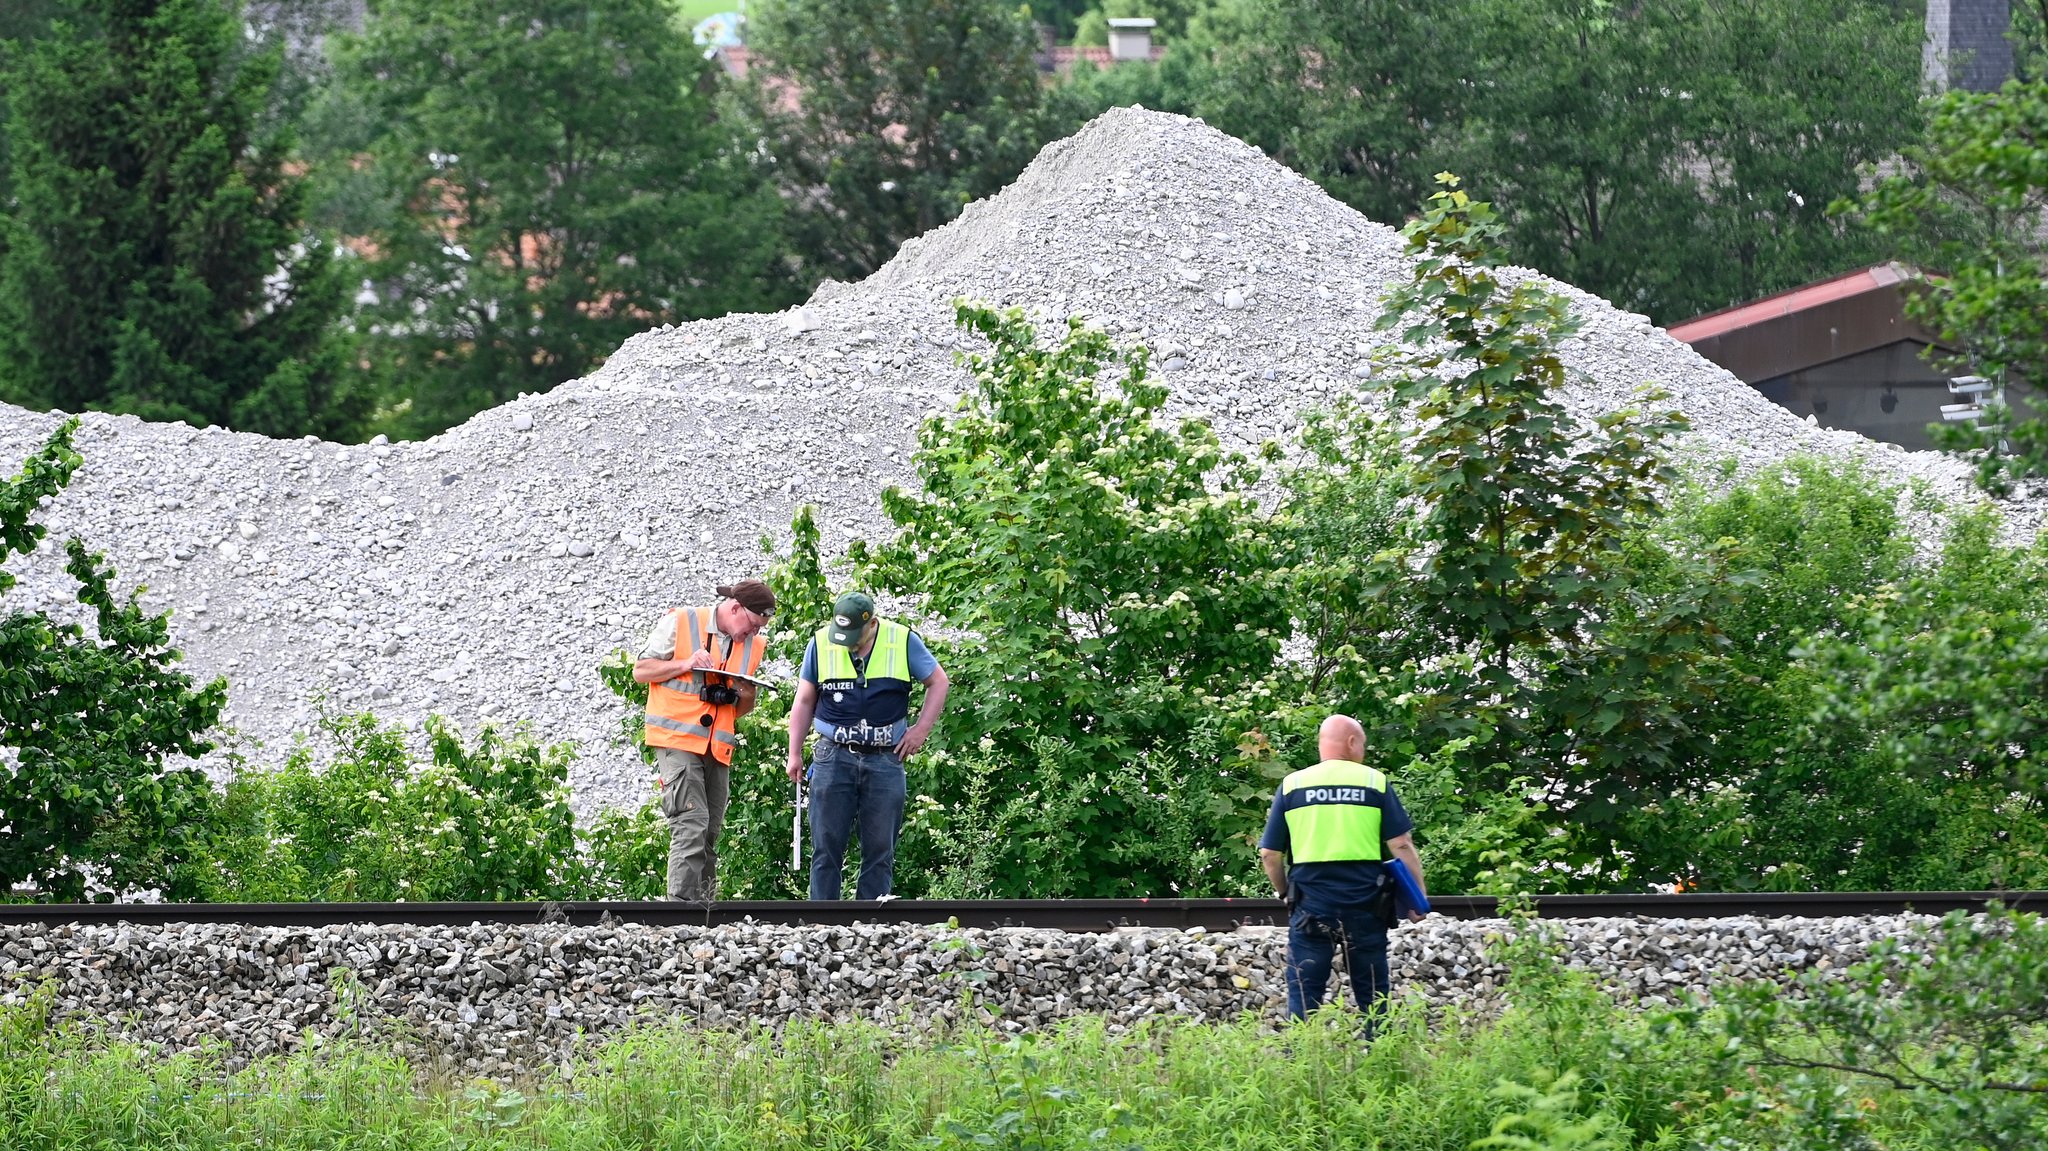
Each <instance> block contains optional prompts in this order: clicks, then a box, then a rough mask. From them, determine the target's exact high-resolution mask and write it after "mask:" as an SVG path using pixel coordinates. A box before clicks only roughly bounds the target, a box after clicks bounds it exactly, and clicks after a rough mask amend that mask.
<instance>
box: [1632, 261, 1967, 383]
mask: <svg viewBox="0 0 2048 1151" xmlns="http://www.w3.org/2000/svg"><path fill="white" fill-rule="evenodd" d="M1917 279H1918V275H1917V273H1915V272H1914V271H1913V270H1912V269H1910V268H1907V267H1905V266H1903V265H1900V264H1878V265H1876V266H1875V267H1869V268H1861V269H1858V270H1857V271H1854V272H1850V273H1847V274H1846V275H1841V276H1836V277H1834V278H1833V279H1828V280H1821V281H1819V282H1817V283H1812V284H1807V285H1805V286H1803V287H1798V288H1793V289H1792V290H1790V291H1786V292H1780V293H1778V294H1777V295H1775V296H1766V297H1764V298H1763V299H1761V300H1753V301H1751V302H1749V303H1747V304H1739V305H1737V306H1735V307H1733V308H1723V309H1722V310H1720V311H1718V312H1709V313H1707V314H1706V315H1704V316H1698V317H1695V318H1693V319H1690V320H1687V321H1685V322H1684V323H1680V324H1673V325H1672V326H1671V328H1670V329H1669V331H1670V333H1671V335H1672V336H1673V337H1675V338H1677V339H1680V340H1683V341H1685V342H1686V343H1688V344H1691V345H1692V346H1693V349H1694V350H1695V351H1697V352H1699V353H1700V354H1701V355H1703V356H1705V357H1707V358H1708V359H1710V360H1712V361H1714V362H1715V363H1717V364H1720V365H1721V366H1722V367H1724V368H1727V369H1728V370H1729V371H1731V372H1733V373H1735V374H1736V375H1737V376H1740V377H1741V378H1742V379H1744V380H1747V381H1749V382H1750V383H1756V382H1757V381H1759V380H1767V379H1771V378H1773V377H1776V376H1782V375H1785V374H1786V373H1788V372H1796V371H1800V370H1802V369H1805V368H1811V367H1814V366H1816V365H1819V364H1825V363H1829V362H1831V361H1834V360H1839V359H1842V358H1844V357H1846V356H1854V355H1857V354H1859V353H1862V352H1867V351H1870V350H1872V349H1874V348H1882V347H1886V346H1888V345H1891V344H1896V343H1898V342H1900V341H1901V340H1912V341H1915V342H1917V343H1923V344H1939V343H1940V342H1941V341H1940V340H1939V339H1937V338H1936V337H1935V334H1934V333H1933V332H1932V331H1930V330H1928V329H1927V328H1926V327H1923V326H1922V325H1921V324H1919V323H1918V322H1916V321H1914V320H1912V319H1910V318H1908V317H1907V315H1906V312H1905V293H1906V292H1908V291H1911V290H1912V287H1911V285H1912V284H1913V283H1914V282H1915V281H1916V280H1917Z"/></svg>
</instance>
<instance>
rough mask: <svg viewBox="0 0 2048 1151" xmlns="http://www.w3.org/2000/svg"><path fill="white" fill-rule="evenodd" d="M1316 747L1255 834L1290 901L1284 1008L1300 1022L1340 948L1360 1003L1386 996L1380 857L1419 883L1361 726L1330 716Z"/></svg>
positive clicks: (1390, 900)
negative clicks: (1368, 759)
mask: <svg viewBox="0 0 2048 1151" xmlns="http://www.w3.org/2000/svg"><path fill="white" fill-rule="evenodd" d="M1316 744H1317V751H1318V752H1319V754H1321V755H1322V757H1323V761H1322V762H1321V763H1319V764H1317V765H1315V766H1314V767H1310V768H1305V769H1303V770H1301V771H1297V772H1294V773H1293V774H1291V775H1289V776H1288V777H1287V778H1286V779H1284V780H1282V781H1280V788H1279V790H1278V791H1277V792H1275V793H1274V795H1273V810H1272V812H1271V813H1270V814H1269V815H1267V817H1266V834H1265V836H1264V837H1263V838H1262V839H1260V840H1259V862H1260V863H1261V864H1262V865H1263V866H1264V867H1265V869H1266V878H1267V879H1268V880H1270V881H1272V884H1273V890H1274V891H1276V892H1278V893H1279V895H1280V897H1281V898H1282V899H1285V900H1286V901H1287V903H1288V907H1289V914H1288V919H1287V1014H1288V1015H1289V1016H1291V1017H1293V1018H1295V1019H1300V1018H1301V1017H1303V1016H1304V1015H1306V1014H1308V1013H1309V1012H1311V1011H1314V1010H1315V1009H1316V1008H1317V1007H1320V1006H1322V1002H1323V991H1324V989H1325V988H1327V987H1328V986H1329V983H1330V965H1331V962H1332V960H1333V958H1334V957H1335V955H1336V950H1337V948H1338V947H1343V948H1344V966H1345V967H1346V968H1347V969H1348V970H1349V971H1350V972H1351V992H1352V996H1353V998H1354V1000H1355V1001H1356V1002H1357V1004H1358V1006H1359V1007H1360V1009H1369V1008H1371V1007H1372V1006H1374V1005H1375V1004H1377V1003H1379V1002H1380V1001H1381V1000H1383V999H1385V998H1386V995H1387V988H1388V975H1387V929H1388V928H1389V927H1391V926H1393V918H1394V912H1393V905H1394V893H1393V877H1392V876H1391V875H1389V874H1387V870H1386V868H1385V867H1384V866H1383V865H1382V862H1381V861H1383V860H1385V859H1387V858H1388V857H1389V856H1392V857H1393V858H1396V859H1399V860H1400V861H1401V862H1402V863H1404V864H1406V865H1407V867H1408V871H1409V873H1410V874H1412V875H1413V876H1414V877H1415V882H1416V885H1417V886H1418V887H1419V886H1421V884H1422V857H1421V856H1420V855H1418V854H1416V851H1415V840H1414V839H1413V837H1412V836H1411V835H1410V834H1409V833H1410V832H1412V831H1414V830H1415V824H1414V822H1413V821H1412V820H1410V819H1409V818H1408V813H1407V812H1406V811H1404V810H1402V808H1401V801H1400V799H1398V798H1396V797H1395V795H1394V787H1393V785H1392V784H1391V783H1389V782H1387V777H1386V775H1385V774H1384V773H1382V772H1380V771H1379V770H1378V769H1376V768H1370V767H1367V766H1365V763H1364V762H1363V761H1364V759H1365V729H1364V728H1362V727H1360V726H1359V724H1358V721H1357V720H1355V719H1352V718H1351V717H1350V716H1348V715H1333V716H1331V717H1330V718H1328V719H1326V720H1324V721H1323V726H1322V730H1321V731H1320V732H1319V733H1318V735H1317V740H1316ZM1413 918H1416V919H1420V918H1422V917H1421V916H1420V915H1415V916H1413Z"/></svg>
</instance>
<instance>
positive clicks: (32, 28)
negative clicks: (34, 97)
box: [0, 0, 59, 212]
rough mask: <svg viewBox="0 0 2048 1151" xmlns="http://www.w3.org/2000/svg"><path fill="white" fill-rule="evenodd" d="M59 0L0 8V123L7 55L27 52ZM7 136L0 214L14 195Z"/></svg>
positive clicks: (0, 158) (2, 147) (25, 0)
mask: <svg viewBox="0 0 2048 1151" xmlns="http://www.w3.org/2000/svg"><path fill="white" fill-rule="evenodd" d="M58 3H59V0H16V2H15V3H11V4H7V5H5V6H0V124H5V123H6V122H7V79H6V78H7V77H8V75H10V74H11V69H10V68H9V67H8V64H7V57H8V55H9V54H10V53H20V52H22V51H25V50H26V49H27V46H28V44H29V42H30V41H32V40H34V39H35V38H36V37H38V36H40V35H42V34H43V33H44V32H45V31H46V30H48V28H49V26H50V21H51V19H52V18H53V17H55V16H56V14H57V10H58ZM7 185H8V180H7V133H5V132H4V131H0V212H5V211H8V210H9V204H10V202H11V201H12V200H13V194H12V193H10V192H9V191H8V189H7Z"/></svg>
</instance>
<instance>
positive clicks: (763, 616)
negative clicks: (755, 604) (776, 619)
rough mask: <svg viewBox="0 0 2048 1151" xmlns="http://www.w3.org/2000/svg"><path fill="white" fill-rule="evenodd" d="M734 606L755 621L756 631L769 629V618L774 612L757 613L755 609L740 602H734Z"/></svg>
mask: <svg viewBox="0 0 2048 1151" xmlns="http://www.w3.org/2000/svg"><path fill="white" fill-rule="evenodd" d="M732 605H733V606H734V607H736V608H738V609H740V610H741V611H743V612H745V613H747V618H748V619H750V620H753V621H754V627H755V629H756V630H759V629H760V628H764V627H767V626H768V617H769V616H770V615H773V614H774V613H773V612H759V611H755V610H754V609H753V608H750V607H748V606H747V605H746V604H743V603H741V602H739V601H738V600H734V601H733V604H732Z"/></svg>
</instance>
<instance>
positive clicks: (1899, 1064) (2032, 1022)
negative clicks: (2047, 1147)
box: [1679, 911, 2048, 1151]
mask: <svg viewBox="0 0 2048 1151" xmlns="http://www.w3.org/2000/svg"><path fill="white" fill-rule="evenodd" d="M2043 954H2048V922H2044V921H2043V920H2042V919H2041V917H2040V916H2038V915H2016V914H2013V913H2011V912H1995V913H1993V914H1990V915H1984V916H1973V915H1968V914H1965V913H1963V912H1959V911H1958V912H1951V913H1950V914H1949V915H1947V916H1945V917H1944V918H1943V919H1942V920H1941V922H1940V923H1939V924H1938V925H1936V926H1935V927H1933V928H1932V929H1929V930H1927V931H1925V932H1924V933H1923V934H1922V935H1921V937H1919V938H1916V939H1912V940H1903V941H1902V940H1898V939H1886V940H1882V941H1880V942H1879V943H1877V944H1876V945H1875V946H1874V947H1872V948H1871V954H1870V958H1869V960H1868V961H1866V962H1864V963H1860V964H1857V965H1856V966H1854V967H1851V968H1849V969H1848V970H1847V971H1825V972H1823V971H1808V972H1805V973H1804V974H1802V975H1801V976H1800V977H1799V978H1798V979H1797V980H1796V982H1795V987H1794V992H1793V993H1792V994H1787V993H1786V991H1785V989H1784V988H1783V987H1781V986H1779V985H1778V984H1776V983H1762V984H1751V985H1747V986H1742V987H1739V988H1735V989H1731V990H1729V991H1726V992H1723V993H1722V994H1720V995H1718V996H1716V999H1717V1001H1718V1003H1719V1005H1720V1006H1721V1008H1722V1011H1721V1012H1720V1013H1718V1014H1713V1015H1708V1014H1703V1013H1698V1012H1684V1013H1681V1014H1680V1016H1679V1018H1680V1019H1681V1020H1683V1021H1685V1022H1686V1023H1688V1024H1690V1025H1691V1026H1693V1027H1696V1028H1700V1029H1702V1030H1707V1031H1710V1032H1718V1033H1719V1034H1718V1036H1717V1037H1718V1038H1721V1039H1723V1040H1724V1044H1723V1047H1722V1050H1723V1060H1724V1062H1725V1063H1727V1064H1729V1065H1731V1067H1732V1068H1734V1069H1736V1070H1738V1071H1740V1072H1746V1073H1748V1074H1750V1075H1751V1076H1752V1082H1753V1086H1752V1087H1751V1089H1750V1090H1748V1091H1746V1092H1743V1093H1741V1094H1738V1095H1731V1096H1730V1097H1729V1098H1728V1100H1727V1106H1728V1110H1729V1112H1730V1113H1731V1114H1732V1115H1733V1116H1734V1117H1736V1118H1738V1119H1739V1121H1741V1122H1743V1123H1744V1124H1746V1125H1748V1126H1749V1129H1750V1130H1751V1131H1752V1132H1753V1133H1754V1134H1753V1135H1752V1136H1751V1137H1752V1138H1761V1139H1763V1140H1766V1141H1767V1142H1768V1145H1769V1146H1773V1147H1783V1148H1786V1149H1787V1151H1835V1149H1836V1148H1843V1147H1875V1146H1879V1145H1880V1142H1881V1141H1880V1140H1879V1139H1878V1138H1874V1136H1876V1135H1877V1131H1876V1129H1875V1128H1876V1127H1877V1124H1876V1123H1875V1122H1874V1121H1873V1120H1874V1119H1875V1117H1874V1116H1873V1115H1872V1114H1871V1112H1872V1110H1873V1108H1871V1107H1869V1106H1859V1105H1858V1101H1857V1100H1858V1096H1862V1097H1864V1099H1865V1100H1867V1099H1868V1096H1869V1094H1870V1092H1871V1091H1873V1090H1874V1089H1888V1090H1891V1091H1895V1092H1897V1093H1899V1094H1900V1095H1901V1096H1903V1097H1904V1101H1905V1103H1906V1105H1907V1106H1908V1107H1909V1108H1910V1114H1911V1115H1912V1117H1913V1118H1914V1120H1915V1123H1914V1126H1915V1127H1916V1128H1917V1129H1918V1132H1919V1134H1920V1135H1921V1136H1922V1138H1924V1139H1925V1140H1926V1145H1928V1146H1937V1147H1982V1148H1987V1149H1995V1151H2022V1149H2024V1148H2032V1147H2038V1146H2040V1145H2041V1141H2042V1139H2043V1138H2048V1108H2044V1107H2043V1106H2041V1095H2042V1094H2043V1092H2044V1090H2048V1084H2043V1083H2042V1082H2041V1068H2042V1066H2043V1062H2044V1060H2048V965H2044V964H2042V963H2041V956H2042V955H2043Z"/></svg>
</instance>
